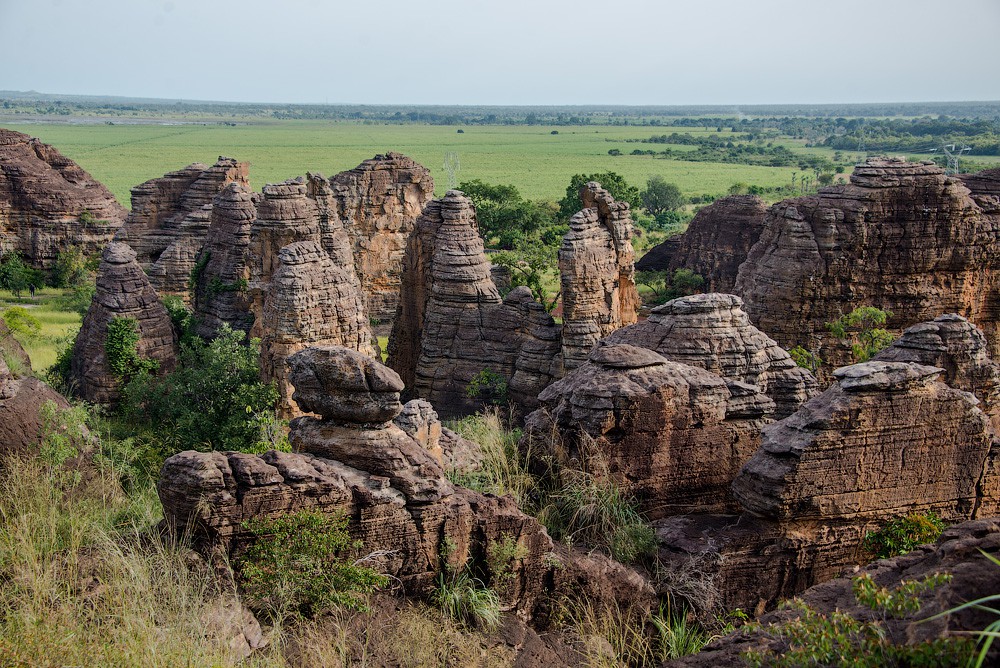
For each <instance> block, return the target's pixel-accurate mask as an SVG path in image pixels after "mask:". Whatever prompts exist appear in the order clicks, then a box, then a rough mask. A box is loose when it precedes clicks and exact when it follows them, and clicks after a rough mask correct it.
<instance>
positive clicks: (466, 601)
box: [433, 569, 501, 631]
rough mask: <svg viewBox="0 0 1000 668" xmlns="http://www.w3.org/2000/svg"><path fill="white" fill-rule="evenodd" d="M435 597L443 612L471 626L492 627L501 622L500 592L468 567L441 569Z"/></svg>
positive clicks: (486, 628)
mask: <svg viewBox="0 0 1000 668" xmlns="http://www.w3.org/2000/svg"><path fill="white" fill-rule="evenodd" d="M433 600H434V603H435V604H436V605H437V606H438V607H440V608H441V610H442V612H444V613H445V614H446V615H448V616H449V617H451V618H452V619H454V620H455V621H457V622H460V623H462V624H464V625H466V626H468V627H470V628H481V629H485V630H487V631H492V630H494V629H496V628H497V627H499V626H500V621H501V609H500V596H499V595H498V594H497V593H496V592H495V591H493V590H492V589H490V588H489V587H487V586H486V585H485V584H484V583H483V581H482V580H480V579H479V578H474V577H472V576H471V575H470V574H469V573H468V571H466V570H465V569H461V570H457V571H455V570H451V571H450V572H449V571H447V570H446V571H445V572H443V573H441V575H439V576H438V586H437V589H435V590H434V594H433Z"/></svg>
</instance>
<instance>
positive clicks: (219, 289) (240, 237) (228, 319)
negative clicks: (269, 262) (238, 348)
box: [194, 182, 258, 338]
mask: <svg viewBox="0 0 1000 668" xmlns="http://www.w3.org/2000/svg"><path fill="white" fill-rule="evenodd" d="M257 199H258V197H257V196H256V195H255V194H254V193H252V192H251V191H250V189H249V188H248V187H247V186H245V185H243V184H242V183H238V182H233V183H230V184H229V185H227V186H226V187H225V188H224V189H223V191H222V192H221V193H219V194H218V195H216V196H215V199H214V200H212V218H211V222H210V224H209V228H208V232H207V235H206V237H205V245H204V246H203V248H202V250H201V252H200V262H201V270H200V271H198V272H197V276H196V277H195V278H196V279H197V280H196V281H195V286H194V289H195V293H194V313H195V322H196V323H197V327H198V334H199V335H200V336H203V337H206V338H208V337H211V336H214V335H215V332H216V331H218V329H219V328H220V327H221V326H222V325H223V324H227V325H229V326H230V327H231V328H232V329H236V330H240V331H243V332H249V331H250V329H251V328H252V327H253V322H254V314H253V312H252V310H251V301H250V295H249V284H250V267H251V265H252V264H253V259H252V257H251V254H250V229H251V226H252V224H253V221H254V220H255V219H256V218H257V207H256V205H255V200H257Z"/></svg>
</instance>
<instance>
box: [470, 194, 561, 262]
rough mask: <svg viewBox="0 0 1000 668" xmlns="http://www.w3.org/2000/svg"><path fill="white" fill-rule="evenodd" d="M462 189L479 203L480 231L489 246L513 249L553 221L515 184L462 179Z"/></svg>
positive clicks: (477, 206)
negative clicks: (526, 197) (523, 195)
mask: <svg viewBox="0 0 1000 668" xmlns="http://www.w3.org/2000/svg"><path fill="white" fill-rule="evenodd" d="M459 190H461V191H462V192H464V193H465V194H466V195H467V196H468V197H469V199H471V200H472V203H473V204H475V205H476V221H477V222H478V223H479V234H480V235H481V236H482V237H483V242H484V243H485V244H486V245H487V246H493V245H496V246H498V247H499V248H503V249H505V250H512V249H513V248H514V247H515V246H516V245H517V244H518V242H520V241H521V240H522V239H524V238H525V237H528V236H531V235H532V234H534V233H535V232H538V231H539V230H541V229H542V228H544V227H547V226H550V225H551V224H552V222H553V221H552V215H551V213H550V212H548V211H546V210H545V208H544V207H543V206H541V205H539V204H535V203H534V202H529V201H527V200H525V199H522V198H521V193H520V192H518V190H517V188H516V187H514V186H512V185H506V184H499V185H490V184H488V183H484V182H483V181H480V180H479V179H475V180H473V181H463V182H462V183H461V184H459Z"/></svg>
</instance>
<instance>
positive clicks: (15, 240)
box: [0, 128, 127, 269]
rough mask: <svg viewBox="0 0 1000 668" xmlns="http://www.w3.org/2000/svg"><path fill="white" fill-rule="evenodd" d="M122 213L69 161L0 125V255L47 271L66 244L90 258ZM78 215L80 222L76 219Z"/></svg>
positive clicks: (103, 190)
mask: <svg viewBox="0 0 1000 668" xmlns="http://www.w3.org/2000/svg"><path fill="white" fill-rule="evenodd" d="M126 213H127V212H126V211H125V209H124V208H122V206H121V205H120V204H119V203H118V202H117V201H116V200H115V198H114V195H112V194H111V192H110V191H109V190H108V189H107V188H105V187H104V186H103V185H102V184H100V183H98V182H97V181H95V180H94V179H93V178H92V177H91V176H90V174H88V173H87V172H85V171H84V170H83V169H81V168H80V166H79V165H77V164H76V163H75V162H73V161H72V160H70V159H69V158H67V157H66V156H64V155H62V154H61V153H59V151H57V150H56V149H54V148H53V147H51V146H49V145H48V144H43V143H42V142H40V141H38V140H37V139H33V138H31V137H29V136H28V135H26V134H22V133H20V132H15V131H13V130H5V129H3V128H0V254H2V252H4V251H10V250H14V251H17V252H18V253H20V254H21V255H22V256H23V257H24V258H25V260H26V261H27V262H28V263H29V264H31V265H32V266H34V267H37V268H40V269H51V268H52V267H53V266H54V265H55V261H56V258H57V257H58V256H59V252H60V251H62V250H65V249H67V248H70V247H72V246H76V247H78V248H79V249H80V250H81V251H82V252H83V253H84V255H87V256H96V255H97V254H98V253H99V252H100V251H101V250H102V249H103V248H104V246H105V245H106V244H107V243H108V241H110V240H111V237H112V236H114V234H115V230H117V229H118V228H119V227H121V225H122V223H123V222H124V220H125V216H126ZM81 217H82V220H81Z"/></svg>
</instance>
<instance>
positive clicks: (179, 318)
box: [160, 295, 194, 343]
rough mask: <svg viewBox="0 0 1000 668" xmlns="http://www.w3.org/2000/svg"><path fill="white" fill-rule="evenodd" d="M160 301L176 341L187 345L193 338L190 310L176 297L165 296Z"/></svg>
mask: <svg viewBox="0 0 1000 668" xmlns="http://www.w3.org/2000/svg"><path fill="white" fill-rule="evenodd" d="M160 301H161V302H163V307H164V308H165V309H167V314H168V315H169V316H170V324H171V325H173V328H174V334H176V335H177V340H178V341H181V342H187V343H189V342H190V341H191V338H192V337H193V336H194V314H193V313H191V309H189V308H188V307H187V304H185V303H184V300H183V299H181V298H180V297H178V296H177V295H165V296H164V297H163V298H162V299H161V300H160Z"/></svg>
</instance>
